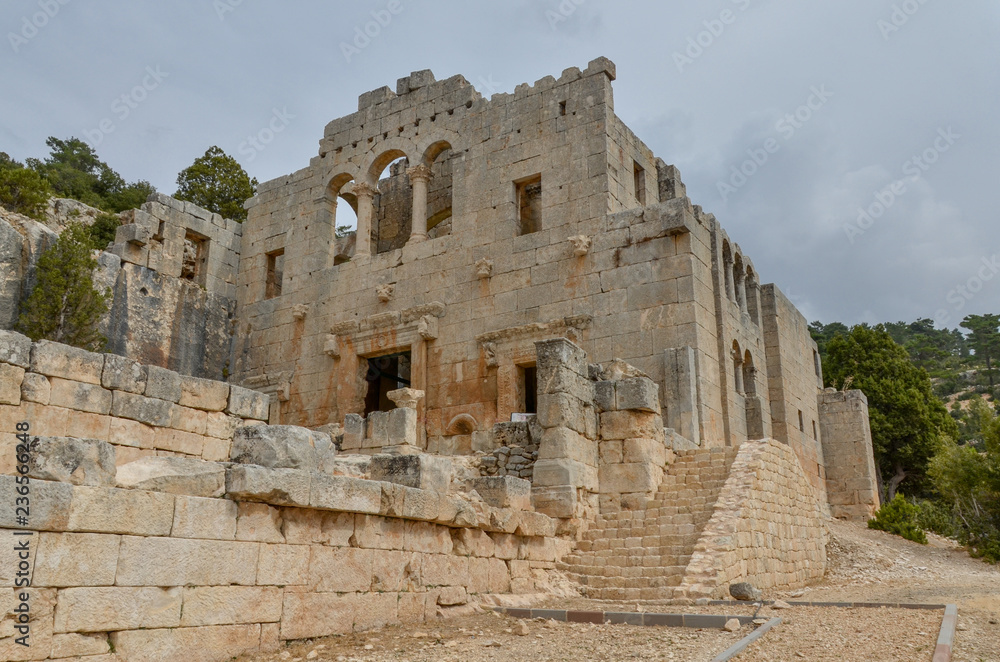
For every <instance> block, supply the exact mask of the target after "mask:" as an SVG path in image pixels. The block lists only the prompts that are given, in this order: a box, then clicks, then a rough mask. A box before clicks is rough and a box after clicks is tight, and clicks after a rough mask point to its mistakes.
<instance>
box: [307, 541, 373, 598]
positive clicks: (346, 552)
mask: <svg viewBox="0 0 1000 662" xmlns="http://www.w3.org/2000/svg"><path fill="white" fill-rule="evenodd" d="M374 557H375V552H374V551H373V550H370V549H358V548H356V547H319V546H317V547H313V548H312V553H311V555H310V558H309V585H310V588H311V589H312V590H314V591H317V592H320V593H325V592H336V593H352V592H360V591H369V590H371V585H372V567H373V566H372V563H373V559H374Z"/></svg>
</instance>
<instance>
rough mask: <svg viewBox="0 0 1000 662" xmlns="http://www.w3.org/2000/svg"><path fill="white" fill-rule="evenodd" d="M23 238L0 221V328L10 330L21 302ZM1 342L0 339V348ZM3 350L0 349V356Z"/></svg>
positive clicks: (7, 224)
mask: <svg viewBox="0 0 1000 662" xmlns="http://www.w3.org/2000/svg"><path fill="white" fill-rule="evenodd" d="M23 249H24V238H23V237H22V236H21V234H20V233H19V232H18V231H17V230H15V229H14V228H13V227H12V226H11V225H10V224H9V223H7V222H6V221H5V220H3V219H0V328H5V329H6V328H10V327H12V326H14V324H15V323H16V322H17V317H18V313H19V304H20V301H21V279H22V278H23V277H24V275H25V274H24V269H23V266H22V251H23ZM2 345H3V340H2V339H0V346H2ZM2 354H3V350H2V349H0V356H2ZM22 367H24V366H22Z"/></svg>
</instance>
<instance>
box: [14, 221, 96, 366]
mask: <svg viewBox="0 0 1000 662" xmlns="http://www.w3.org/2000/svg"><path fill="white" fill-rule="evenodd" d="M96 267H97V261H96V260H95V259H94V258H93V256H92V255H91V252H90V233H89V231H88V229H87V227H86V226H84V225H82V224H79V223H71V224H70V225H68V226H67V227H66V229H65V230H63V233H62V234H61V235H60V236H59V239H58V240H57V241H56V243H55V244H54V245H52V246H51V247H50V248H49V249H47V250H46V251H45V252H44V253H42V254H41V256H39V258H38V279H37V282H36V284H35V289H33V290H32V291H31V295H30V296H29V297H28V299H27V301H25V302H24V304H23V308H22V312H21V316H20V319H19V320H18V330H19V331H20V332H21V333H23V334H25V335H26V336H28V337H30V338H31V339H32V340H42V339H45V340H54V341H55V342H60V343H64V344H66V345H73V346H74V347H82V348H83V349H88V350H91V351H100V350H102V349H103V348H104V345H105V343H106V342H107V339H106V338H105V337H104V336H103V335H102V334H101V333H100V331H99V330H98V328H97V325H98V323H99V322H100V319H101V317H102V316H103V315H104V314H105V313H106V312H107V310H108V298H109V297H110V296H111V292H110V291H107V292H104V293H101V292H99V291H98V290H97V288H96V287H94V277H93V272H94V269H95V268H96Z"/></svg>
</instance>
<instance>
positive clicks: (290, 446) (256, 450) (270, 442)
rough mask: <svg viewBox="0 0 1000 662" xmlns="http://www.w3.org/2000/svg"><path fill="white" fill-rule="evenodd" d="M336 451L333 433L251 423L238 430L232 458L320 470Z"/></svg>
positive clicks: (270, 466)
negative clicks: (326, 459)
mask: <svg viewBox="0 0 1000 662" xmlns="http://www.w3.org/2000/svg"><path fill="white" fill-rule="evenodd" d="M335 453H336V450H335V449H334V447H333V442H332V441H331V440H330V437H329V435H326V434H324V433H322V432H315V431H313V430H309V429H307V428H301V427H297V426H294V425H249V426H245V427H241V428H239V429H238V430H236V433H235V435H234V436H233V445H232V449H231V450H230V457H231V458H232V460H233V462H237V463H240V464H256V465H260V466H262V467H268V468H271V469H307V470H317V469H319V468H320V467H321V465H322V463H323V462H324V461H325V458H326V457H327V456H330V455H333V454H335Z"/></svg>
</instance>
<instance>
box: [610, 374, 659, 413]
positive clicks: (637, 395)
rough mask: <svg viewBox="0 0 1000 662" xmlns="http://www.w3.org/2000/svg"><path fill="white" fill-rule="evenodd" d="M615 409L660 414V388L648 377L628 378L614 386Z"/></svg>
mask: <svg viewBox="0 0 1000 662" xmlns="http://www.w3.org/2000/svg"><path fill="white" fill-rule="evenodd" d="M615 393H616V398H617V399H616V402H617V409H634V410H637V411H645V412H651V413H655V414H659V413H660V387H659V386H658V385H657V384H656V382H654V381H653V380H652V379H649V378H648V377H630V378H628V379H622V380H620V381H618V382H617V383H616V384H615Z"/></svg>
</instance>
